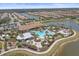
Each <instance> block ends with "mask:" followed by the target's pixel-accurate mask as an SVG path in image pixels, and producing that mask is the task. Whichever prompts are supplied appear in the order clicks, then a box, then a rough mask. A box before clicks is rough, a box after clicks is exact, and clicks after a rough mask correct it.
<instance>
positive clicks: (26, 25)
mask: <svg viewBox="0 0 79 59" xmlns="http://www.w3.org/2000/svg"><path fill="white" fill-rule="evenodd" d="M63 5H65V6H63ZM7 6H8V7H9V8H8V7H7ZM23 6H24V7H23ZM33 6H35V7H33ZM46 6H47V7H46ZM59 6H60V8H59ZM61 6H63V7H62V8H61ZM67 6H68V8H67ZM71 6H72V8H71ZM6 7H7V8H6ZM21 7H22V8H21ZM26 7H28V8H26ZM45 7H46V8H45ZM53 7H54V8H53ZM64 7H65V8H64ZM65 55H79V4H51V3H50V4H48V3H46V4H43V3H42V4H40V3H37V4H35V3H34V4H31V3H30V4H5V3H4V4H0V56H65Z"/></svg>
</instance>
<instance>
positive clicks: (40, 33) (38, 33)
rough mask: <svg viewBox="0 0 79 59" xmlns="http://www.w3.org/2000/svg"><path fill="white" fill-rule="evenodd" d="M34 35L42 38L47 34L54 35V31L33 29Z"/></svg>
mask: <svg viewBox="0 0 79 59" xmlns="http://www.w3.org/2000/svg"><path fill="white" fill-rule="evenodd" d="M34 32H35V34H36V35H38V37H39V38H44V37H45V36H46V34H47V35H54V34H55V32H52V31H49V30H44V31H34Z"/></svg>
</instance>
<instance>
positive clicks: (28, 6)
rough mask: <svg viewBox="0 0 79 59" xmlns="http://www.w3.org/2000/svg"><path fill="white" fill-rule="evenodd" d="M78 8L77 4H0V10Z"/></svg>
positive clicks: (78, 4)
mask: <svg viewBox="0 0 79 59" xmlns="http://www.w3.org/2000/svg"><path fill="white" fill-rule="evenodd" d="M34 8H35V9H38V8H79V3H0V9H34Z"/></svg>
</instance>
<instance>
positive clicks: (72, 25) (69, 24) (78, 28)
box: [47, 20, 79, 31]
mask: <svg viewBox="0 0 79 59" xmlns="http://www.w3.org/2000/svg"><path fill="white" fill-rule="evenodd" d="M47 24H48V25H55V26H63V27H67V28H72V29H74V30H76V31H79V24H76V23H75V22H74V21H73V20H65V21H62V22H50V23H47Z"/></svg>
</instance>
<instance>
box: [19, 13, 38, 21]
mask: <svg viewBox="0 0 79 59" xmlns="http://www.w3.org/2000/svg"><path fill="white" fill-rule="evenodd" d="M20 15H23V16H26V17H27V18H29V19H32V20H34V19H36V20H39V16H34V15H29V14H27V13H20Z"/></svg>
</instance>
